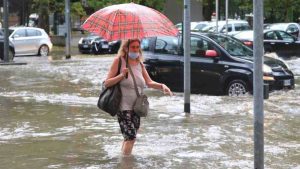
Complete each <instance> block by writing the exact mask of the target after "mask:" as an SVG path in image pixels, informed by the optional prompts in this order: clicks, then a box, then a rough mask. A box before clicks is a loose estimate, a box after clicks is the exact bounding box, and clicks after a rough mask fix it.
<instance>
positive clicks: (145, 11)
mask: <svg viewBox="0 0 300 169" xmlns="http://www.w3.org/2000/svg"><path fill="white" fill-rule="evenodd" d="M82 28H83V29H84V30H87V31H89V32H92V33H95V34H98V35H99V36H101V37H103V38H105V39H107V40H108V41H112V40H119V39H121V40H123V39H141V38H144V37H153V36H164V35H165V36H176V35H177V34H178V30H177V28H176V27H175V26H174V24H173V23H172V22H171V21H170V20H169V19H168V18H167V17H166V16H165V15H163V14H162V13H160V12H158V11H157V10H154V9H152V8H149V7H146V6H143V5H138V4H135V3H127V4H119V5H112V6H109V7H106V8H103V9H100V10H98V11H97V12H95V13H94V14H92V15H91V16H90V17H89V18H88V19H87V20H86V21H85V22H84V24H83V25H82Z"/></svg>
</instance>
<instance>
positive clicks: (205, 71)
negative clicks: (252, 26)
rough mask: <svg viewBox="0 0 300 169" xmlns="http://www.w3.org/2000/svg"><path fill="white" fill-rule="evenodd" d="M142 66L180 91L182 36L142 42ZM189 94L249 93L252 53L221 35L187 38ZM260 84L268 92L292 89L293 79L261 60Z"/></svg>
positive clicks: (275, 63)
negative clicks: (261, 78) (267, 87)
mask: <svg viewBox="0 0 300 169" xmlns="http://www.w3.org/2000/svg"><path fill="white" fill-rule="evenodd" d="M141 47H142V49H143V51H144V58H145V61H144V63H145V66H146V69H147V70H148V72H149V75H150V76H151V77H152V78H153V79H154V80H156V81H158V82H161V83H165V84H167V85H168V86H170V88H171V90H173V91H177V92H182V91H183V82H184V81H183V72H184V71H183V69H184V67H183V64H184V57H183V48H182V36H181V35H180V36H178V37H171V36H161V37H153V38H146V39H143V41H142V44H141ZM190 53H191V92H192V93H203V94H213V95H219V94H227V95H240V94H244V93H247V92H248V91H250V92H251V91H252V89H253V87H252V83H253V51H252V49H250V48H249V47H247V46H245V45H244V44H243V43H242V42H241V41H239V40H237V39H235V38H232V37H230V36H226V35H222V34H212V33H207V34H201V33H192V34H191V51H190ZM263 69H264V77H263V78H264V81H265V83H268V84H269V85H270V89H271V90H274V89H282V88H294V75H293V73H292V72H291V71H290V70H289V69H288V67H287V65H286V64H285V63H284V61H282V60H279V59H274V58H269V57H268V58H265V64H264V65H263Z"/></svg>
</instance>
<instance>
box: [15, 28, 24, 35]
mask: <svg viewBox="0 0 300 169" xmlns="http://www.w3.org/2000/svg"><path fill="white" fill-rule="evenodd" d="M25 36H26V32H25V29H19V30H17V31H16V33H15V34H14V37H25Z"/></svg>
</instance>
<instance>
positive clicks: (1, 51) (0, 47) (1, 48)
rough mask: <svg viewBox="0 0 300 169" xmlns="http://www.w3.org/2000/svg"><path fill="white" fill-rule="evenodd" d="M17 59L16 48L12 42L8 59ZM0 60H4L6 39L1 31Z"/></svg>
mask: <svg viewBox="0 0 300 169" xmlns="http://www.w3.org/2000/svg"><path fill="white" fill-rule="evenodd" d="M14 57H15V48H14V46H13V44H12V43H11V42H9V50H8V59H9V60H10V61H12V60H13V59H14ZM0 60H4V38H3V32H2V31H0Z"/></svg>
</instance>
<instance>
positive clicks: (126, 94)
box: [120, 57, 146, 111]
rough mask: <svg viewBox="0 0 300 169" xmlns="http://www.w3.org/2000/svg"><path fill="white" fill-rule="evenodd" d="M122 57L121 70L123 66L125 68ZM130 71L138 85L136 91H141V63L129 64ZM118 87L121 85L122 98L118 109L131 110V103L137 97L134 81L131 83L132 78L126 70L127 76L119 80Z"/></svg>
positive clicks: (142, 87)
mask: <svg viewBox="0 0 300 169" xmlns="http://www.w3.org/2000/svg"><path fill="white" fill-rule="evenodd" d="M121 58H122V66H121V70H123V68H126V61H125V59H124V58H123V57H121ZM130 67H131V70H132V73H133V74H134V77H135V81H136V84H137V87H138V91H139V93H142V92H143V91H144V88H145V85H146V83H145V79H144V77H143V71H142V70H143V69H142V65H141V64H137V65H134V66H132V65H130ZM120 87H121V91H122V99H121V103H120V110H121V111H124V110H132V109H133V104H134V102H135V100H136V99H137V95H136V92H135V88H134V83H133V79H132V77H131V74H130V73H129V71H128V78H127V79H126V78H124V79H123V80H121V82H120Z"/></svg>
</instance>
